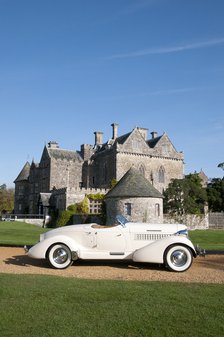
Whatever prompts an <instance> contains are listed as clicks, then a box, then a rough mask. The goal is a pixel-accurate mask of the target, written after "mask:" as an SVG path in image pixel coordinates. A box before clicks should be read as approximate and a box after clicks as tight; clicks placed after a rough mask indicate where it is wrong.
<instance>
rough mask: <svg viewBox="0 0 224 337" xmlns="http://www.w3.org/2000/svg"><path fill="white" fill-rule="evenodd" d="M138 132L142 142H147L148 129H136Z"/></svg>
mask: <svg viewBox="0 0 224 337" xmlns="http://www.w3.org/2000/svg"><path fill="white" fill-rule="evenodd" d="M137 129H138V131H139V132H140V133H141V135H142V137H143V138H144V140H147V137H148V129H145V128H139V127H137Z"/></svg>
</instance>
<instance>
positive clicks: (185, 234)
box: [175, 229, 188, 237]
mask: <svg viewBox="0 0 224 337" xmlns="http://www.w3.org/2000/svg"><path fill="white" fill-rule="evenodd" d="M175 235H183V236H186V237H188V230H187V229H182V230H180V231H178V232H176V233H175Z"/></svg>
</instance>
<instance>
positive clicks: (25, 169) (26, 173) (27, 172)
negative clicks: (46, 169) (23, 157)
mask: <svg viewBox="0 0 224 337" xmlns="http://www.w3.org/2000/svg"><path fill="white" fill-rule="evenodd" d="M29 175H30V163H29V162H28V161H27V162H26V164H25V165H24V166H23V168H22V170H21V172H20V173H19V175H18V177H17V178H16V180H14V183H17V182H18V181H24V180H28V178H29Z"/></svg>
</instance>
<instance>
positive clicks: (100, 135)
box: [94, 131, 103, 145]
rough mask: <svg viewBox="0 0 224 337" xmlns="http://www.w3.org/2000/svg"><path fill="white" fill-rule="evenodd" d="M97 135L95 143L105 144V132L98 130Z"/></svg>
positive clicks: (95, 133)
mask: <svg viewBox="0 0 224 337" xmlns="http://www.w3.org/2000/svg"><path fill="white" fill-rule="evenodd" d="M94 135H95V145H102V144H103V132H101V131H96V132H94Z"/></svg>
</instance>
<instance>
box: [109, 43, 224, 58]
mask: <svg viewBox="0 0 224 337" xmlns="http://www.w3.org/2000/svg"><path fill="white" fill-rule="evenodd" d="M221 44H224V38H217V39H211V40H206V41H198V42H194V43H189V44H182V45H179V46H170V47H169V46H168V47H158V48H148V49H142V50H137V51H134V52H130V53H123V54H115V55H112V56H109V57H107V59H121V58H131V57H140V56H147V55H156V54H169V53H178V52H183V51H186V50H192V49H201V48H209V47H213V46H217V45H221Z"/></svg>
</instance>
